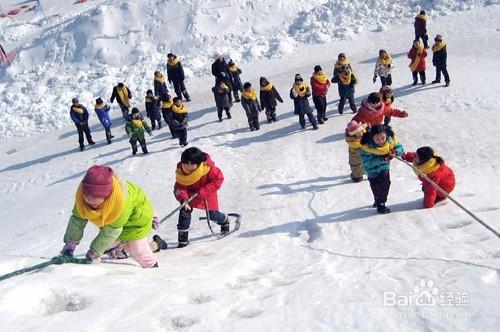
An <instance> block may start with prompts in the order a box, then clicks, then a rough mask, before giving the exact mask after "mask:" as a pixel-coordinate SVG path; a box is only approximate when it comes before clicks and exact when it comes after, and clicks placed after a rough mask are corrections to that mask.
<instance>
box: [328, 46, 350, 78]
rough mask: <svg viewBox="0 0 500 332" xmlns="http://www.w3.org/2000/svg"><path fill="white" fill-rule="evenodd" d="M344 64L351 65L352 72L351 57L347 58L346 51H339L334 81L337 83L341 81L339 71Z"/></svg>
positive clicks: (334, 70)
mask: <svg viewBox="0 0 500 332" xmlns="http://www.w3.org/2000/svg"><path fill="white" fill-rule="evenodd" d="M344 66H349V69H350V70H351V72H352V67H351V63H350V62H349V59H347V56H346V55H345V53H339V55H338V56H337V61H336V62H335V66H334V68H333V76H332V83H337V82H338V81H339V73H340V71H341V69H342V68H343V67H344Z"/></svg>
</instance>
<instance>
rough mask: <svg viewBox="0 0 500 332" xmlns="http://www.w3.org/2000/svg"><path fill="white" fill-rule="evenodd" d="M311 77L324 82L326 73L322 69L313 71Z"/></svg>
mask: <svg viewBox="0 0 500 332" xmlns="http://www.w3.org/2000/svg"><path fill="white" fill-rule="evenodd" d="M313 77H314V79H315V80H316V81H317V82H319V83H321V84H325V83H326V82H328V76H326V74H325V73H324V72H322V71H320V72H318V73H313Z"/></svg>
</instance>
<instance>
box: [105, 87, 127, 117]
mask: <svg viewBox="0 0 500 332" xmlns="http://www.w3.org/2000/svg"><path fill="white" fill-rule="evenodd" d="M115 99H116V101H117V102H118V105H119V106H120V109H121V111H122V115H123V119H124V120H125V121H128V120H129V117H130V116H129V114H128V112H129V109H130V99H132V94H131V93H130V89H129V88H128V87H127V86H126V85H125V84H123V83H122V82H120V83H118V85H116V86H114V87H113V93H112V94H111V98H110V99H109V102H110V103H111V104H112V103H113V102H114V101H115Z"/></svg>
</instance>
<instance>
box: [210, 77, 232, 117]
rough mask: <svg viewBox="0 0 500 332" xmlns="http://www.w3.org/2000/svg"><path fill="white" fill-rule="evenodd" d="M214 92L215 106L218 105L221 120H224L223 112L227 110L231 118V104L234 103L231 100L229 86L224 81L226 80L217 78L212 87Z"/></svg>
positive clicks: (218, 114)
mask: <svg viewBox="0 0 500 332" xmlns="http://www.w3.org/2000/svg"><path fill="white" fill-rule="evenodd" d="M212 92H213V93H214V99H215V106H216V107H217V116H218V117H219V122H222V112H223V111H226V115H227V118H228V119H231V106H232V105H233V104H232V103H231V101H230V100H229V95H228V93H229V88H228V86H227V85H226V83H224V80H223V79H221V78H217V79H216V80H215V86H214V87H213V88H212Z"/></svg>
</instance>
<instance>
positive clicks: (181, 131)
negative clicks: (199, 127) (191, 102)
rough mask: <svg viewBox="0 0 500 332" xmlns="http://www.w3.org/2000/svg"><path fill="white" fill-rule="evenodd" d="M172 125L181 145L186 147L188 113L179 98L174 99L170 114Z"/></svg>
mask: <svg viewBox="0 0 500 332" xmlns="http://www.w3.org/2000/svg"><path fill="white" fill-rule="evenodd" d="M170 116H171V118H170V120H169V121H170V125H171V126H172V129H173V130H174V132H175V136H176V137H178V138H179V145H180V146H186V145H188V142H187V125H188V111H187V107H186V105H185V104H184V103H183V102H182V100H181V99H180V98H179V97H175V98H174V104H173V105H172V112H170Z"/></svg>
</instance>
